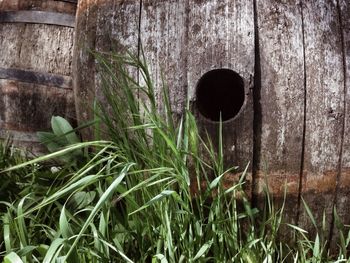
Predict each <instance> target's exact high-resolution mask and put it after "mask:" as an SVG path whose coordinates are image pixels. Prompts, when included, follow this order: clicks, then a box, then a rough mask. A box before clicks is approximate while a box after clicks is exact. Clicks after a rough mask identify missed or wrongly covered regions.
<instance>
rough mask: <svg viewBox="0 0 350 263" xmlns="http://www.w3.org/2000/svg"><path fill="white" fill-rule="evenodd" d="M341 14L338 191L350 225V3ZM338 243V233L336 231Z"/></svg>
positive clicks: (342, 3) (345, 3)
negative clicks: (341, 119)
mask: <svg viewBox="0 0 350 263" xmlns="http://www.w3.org/2000/svg"><path fill="white" fill-rule="evenodd" d="M339 3H340V5H339V14H340V16H341V20H340V21H341V30H342V36H343V39H342V44H343V63H344V76H345V82H344V84H345V85H344V92H345V96H346V97H345V105H344V106H345V116H344V120H345V123H344V135H343V140H344V141H343V147H342V150H343V151H342V167H341V175H340V178H339V182H338V191H337V203H336V208H337V213H338V215H339V217H340V219H341V220H342V222H343V223H344V224H347V225H349V224H350V217H349V215H350V2H349V1H347V0H341V1H339ZM334 233H335V238H334V239H333V240H334V241H336V240H337V239H336V238H337V236H338V233H337V230H336V229H335V231H334Z"/></svg>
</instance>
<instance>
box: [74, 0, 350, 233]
mask: <svg viewBox="0 0 350 263" xmlns="http://www.w3.org/2000/svg"><path fill="white" fill-rule="evenodd" d="M349 28H350V2H349V1H347V0H340V1H325V0H311V1H309V0H308V1H306V0H305V1H304V0H303V1H301V0H292V1H280V0H256V1H253V0H236V1H219V0H210V1H209V0H203V1H197V0H181V1H178V0H169V1H158V0H143V1H137V0H134V1H131V0H130V1H112V0H99V1H98V0H95V1H89V0H81V1H80V2H79V5H78V13H77V34H76V41H77V42H79V41H80V42H79V44H78V45H76V49H75V56H74V65H75V67H74V72H75V74H76V75H75V86H74V87H75V90H76V94H77V97H76V102H77V105H78V106H77V111H78V118H79V120H80V121H82V120H85V119H87V118H88V117H89V116H90V113H89V111H88V110H87V109H86V107H85V105H86V101H90V104H92V101H93V98H94V96H95V94H96V93H97V94H100V93H101V92H100V93H99V87H98V85H97V83H96V82H95V81H96V79H97V78H96V76H95V75H94V74H91V72H92V71H93V70H94V64H95V62H94V59H93V58H92V57H91V56H90V55H89V54H88V53H87V52H86V51H84V48H86V47H88V48H92V49H97V50H103V51H106V50H109V49H110V47H111V39H112V40H113V41H115V42H117V43H118V46H119V47H120V48H121V50H122V49H125V48H129V49H131V50H138V49H139V48H140V44H142V47H143V49H144V52H145V55H146V58H147V59H148V61H149V63H150V68H151V73H152V76H153V79H154V80H155V83H156V85H158V86H160V85H161V73H160V72H161V70H162V71H163V72H164V75H165V78H166V81H167V83H168V85H169V88H170V92H171V100H172V103H173V105H175V107H174V111H175V112H178V113H179V114H181V112H182V110H183V108H184V101H185V99H186V97H187V95H189V97H190V99H191V102H192V105H193V110H194V112H195V114H196V117H197V120H198V124H199V126H200V128H201V129H202V130H207V131H209V133H210V134H211V135H213V138H215V137H217V130H218V117H217V116H219V113H218V112H220V111H221V112H222V113H223V115H225V114H226V115H225V116H227V117H225V119H224V122H223V134H224V144H225V163H226V165H239V166H240V167H241V169H243V168H244V167H245V165H246V164H247V163H248V162H250V164H251V166H250V167H251V168H250V178H251V179H250V182H249V183H250V184H251V188H252V190H253V191H252V194H253V197H254V198H253V202H255V205H257V204H258V203H259V202H260V200H261V196H262V195H263V189H264V187H266V185H267V186H268V187H269V191H270V193H271V194H273V196H274V198H275V200H276V204H281V202H282V200H283V195H284V191H285V189H286V192H287V199H286V211H285V215H286V217H287V220H288V221H289V222H291V223H293V224H299V225H300V226H301V227H304V228H306V229H307V230H311V229H312V228H313V227H312V225H311V222H310V220H308V219H307V214H306V213H305V210H304V209H303V204H302V201H301V200H302V199H301V197H303V198H304V200H305V201H306V202H307V203H308V205H309V206H310V208H311V210H312V211H313V212H314V214H315V217H316V218H317V220H318V221H319V222H321V221H322V220H321V219H322V213H323V211H325V212H326V215H327V220H328V226H329V229H328V231H330V236H332V231H333V227H332V226H333V224H334V221H333V218H332V210H333V208H334V207H336V208H337V211H338V214H339V215H340V217H341V219H342V220H344V222H345V223H350V217H349V216H347V215H348V214H349V212H350V197H349V196H350V195H349V194H350V112H349V109H350V79H349V76H350V74H349V72H350V30H349ZM208 97H209V99H208ZM230 105H232V107H230ZM224 111H225V112H224Z"/></svg>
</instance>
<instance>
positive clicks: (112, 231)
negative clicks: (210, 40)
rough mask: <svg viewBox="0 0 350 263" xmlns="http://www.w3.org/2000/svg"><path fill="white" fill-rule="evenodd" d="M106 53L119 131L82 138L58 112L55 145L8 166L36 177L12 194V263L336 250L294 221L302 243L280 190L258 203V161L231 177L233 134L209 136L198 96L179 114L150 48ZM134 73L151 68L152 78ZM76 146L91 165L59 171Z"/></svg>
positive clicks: (8, 232) (111, 123)
mask: <svg viewBox="0 0 350 263" xmlns="http://www.w3.org/2000/svg"><path fill="white" fill-rule="evenodd" d="M95 57H96V60H97V61H98V63H99V65H100V77H101V81H102V84H103V90H104V92H105V98H106V101H104V102H102V103H101V104H100V105H99V106H100V107H99V110H98V111H96V114H97V115H98V118H99V119H101V122H102V125H101V126H98V125H96V126H95V132H96V134H103V133H104V134H105V135H106V136H107V137H108V138H109V139H110V140H109V141H100V140H98V141H92V142H81V143H79V142H78V141H77V137H76V135H75V134H74V132H73V129H72V127H71V126H70V125H69V124H68V123H67V122H66V121H65V120H64V119H62V118H60V117H54V118H53V120H52V129H53V132H52V133H41V135H40V136H41V138H42V141H44V142H46V144H47V146H48V148H49V149H51V151H52V153H50V154H48V155H45V156H41V157H39V158H37V159H34V160H29V161H27V162H25V163H21V161H15V162H13V163H11V165H4V166H3V168H5V169H6V170H5V171H4V172H3V173H0V177H1V176H4V175H6V176H8V175H11V174H13V173H22V174H24V176H25V177H24V178H28V179H30V180H31V182H32V183H31V184H30V185H25V186H24V187H23V188H22V190H21V191H22V193H21V194H18V195H17V196H16V198H15V199H11V201H7V202H0V206H1V208H2V210H1V211H3V212H1V224H0V225H1V233H0V234H1V237H0V244H1V245H0V246H1V248H2V249H1V251H4V252H3V253H2V254H1V252H0V256H1V255H2V256H4V262H152V263H153V262H154V263H155V262H162V263H164V262H259V263H261V262H264V263H269V262H328V261H330V257H329V256H328V255H327V253H325V252H324V248H325V243H324V242H325V241H324V239H323V238H321V235H317V236H316V239H315V240H314V241H311V240H309V239H308V237H307V233H305V231H304V230H302V229H300V228H299V227H297V226H293V225H289V227H290V229H291V230H293V231H294V233H295V235H296V236H297V237H298V238H297V246H296V247H295V248H294V247H289V244H286V243H284V242H282V241H280V240H279V238H278V237H279V232H280V228H281V227H282V226H285V224H284V223H283V207H282V208H280V209H278V210H277V209H275V208H274V206H273V203H272V202H271V200H270V199H269V198H267V199H266V200H267V204H266V208H265V210H263V211H258V210H257V209H256V208H252V207H251V205H250V201H249V196H247V195H246V194H245V193H244V191H243V185H244V183H245V177H246V174H247V169H246V170H245V171H244V172H242V174H241V180H240V181H239V182H238V183H237V184H236V185H233V186H232V187H230V188H228V189H227V188H224V186H223V180H224V176H225V174H226V173H227V172H230V171H232V170H235V168H234V167H232V168H228V169H227V167H224V165H223V150H222V149H223V147H222V145H223V144H224V141H223V138H222V137H221V135H220V138H219V140H218V141H219V145H218V146H217V147H214V146H213V144H212V143H211V142H210V140H209V139H207V138H205V140H204V139H203V138H201V137H200V136H199V133H198V129H197V126H196V122H195V119H194V117H193V116H192V114H191V112H190V111H189V108H188V106H187V108H186V109H185V111H184V112H185V113H184V115H183V116H182V118H181V119H175V118H174V117H173V115H172V112H171V103H170V100H169V96H168V92H167V89H166V87H165V88H163V90H162V91H161V92H162V99H163V102H162V105H163V106H164V107H163V108H162V109H158V108H159V107H158V105H157V104H156V99H155V93H156V91H155V90H154V86H153V84H152V80H151V78H150V74H149V72H148V69H147V67H146V63H145V62H144V59H143V58H142V59H139V58H138V57H135V56H133V55H131V54H129V55H128V56H120V55H117V54H114V53H112V54H106V55H104V54H99V53H96V54H95ZM130 72H139V76H140V81H139V82H138V81H136V80H135V79H134V78H132V77H131V74H130ZM97 127H102V128H101V130H99V129H98V128H97ZM221 129H222V127H220V131H219V133H220V134H221ZM88 148H89V149H92V151H90V152H89V154H88V153H87V150H86V149H88ZM214 149H218V151H216V150H214ZM76 153H79V154H83V153H84V156H85V158H84V159H83V161H82V162H81V163H80V164H79V166H78V165H74V166H70V165H63V166H62V169H61V170H60V171H58V172H56V173H52V172H51V171H50V163H48V161H50V160H51V161H52V160H57V159H58V160H60V162H64V161H67V160H68V159H66V158H71V157H72V156H75V154H76ZM3 156H8V154H7V155H3ZM62 157H63V158H64V159H62ZM4 158H7V157H4ZM16 164H17V165H16ZM20 179H23V178H20ZM193 189H197V190H195V191H194V190H193ZM306 209H307V208H306ZM308 213H309V215H310V217H311V219H312V218H313V217H312V213H311V211H308ZM336 224H337V226H338V227H339V229H341V231H342V233H343V235H342V236H341V240H342V241H341V248H342V250H341V253H340V254H339V257H338V258H339V260H338V262H345V260H346V250H347V248H348V245H349V240H350V238H349V235H348V237H346V238H345V236H344V235H345V226H343V225H342V224H341V223H340V222H339V220H338V221H336Z"/></svg>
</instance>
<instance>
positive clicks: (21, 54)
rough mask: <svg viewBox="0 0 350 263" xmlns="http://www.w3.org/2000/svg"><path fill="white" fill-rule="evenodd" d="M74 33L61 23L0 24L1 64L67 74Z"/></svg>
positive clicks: (69, 73)
mask: <svg viewBox="0 0 350 263" xmlns="http://www.w3.org/2000/svg"><path fill="white" fill-rule="evenodd" d="M73 33H74V29H73V28H69V27H61V26H51V25H36V24H20V23H16V24H11V23H6V24H0V50H1V59H0V67H1V68H18V69H25V70H30V71H35V72H47V73H52V74H57V75H64V76H70V75H71V68H72V53H73V52H72V51H73V50H72V49H73Z"/></svg>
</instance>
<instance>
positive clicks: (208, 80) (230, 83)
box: [196, 69, 244, 121]
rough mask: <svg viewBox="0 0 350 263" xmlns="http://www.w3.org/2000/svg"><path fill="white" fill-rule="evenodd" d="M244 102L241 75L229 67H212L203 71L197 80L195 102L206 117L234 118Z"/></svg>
mask: <svg viewBox="0 0 350 263" xmlns="http://www.w3.org/2000/svg"><path fill="white" fill-rule="evenodd" d="M243 103H244V82H243V79H242V77H241V76H240V75H239V74H238V73H236V72H234V71H233V70H230V69H214V70H211V71H208V72H207V73H205V74H204V75H203V76H202V77H201V78H200V79H199V81H198V84H197V89H196V104H197V107H198V110H199V112H200V113H201V114H202V115H203V116H204V117H205V118H207V119H209V120H212V121H220V113H221V119H222V121H227V120H229V119H232V118H234V117H235V116H236V115H237V114H238V112H239V111H240V109H241V107H242V106H243Z"/></svg>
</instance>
